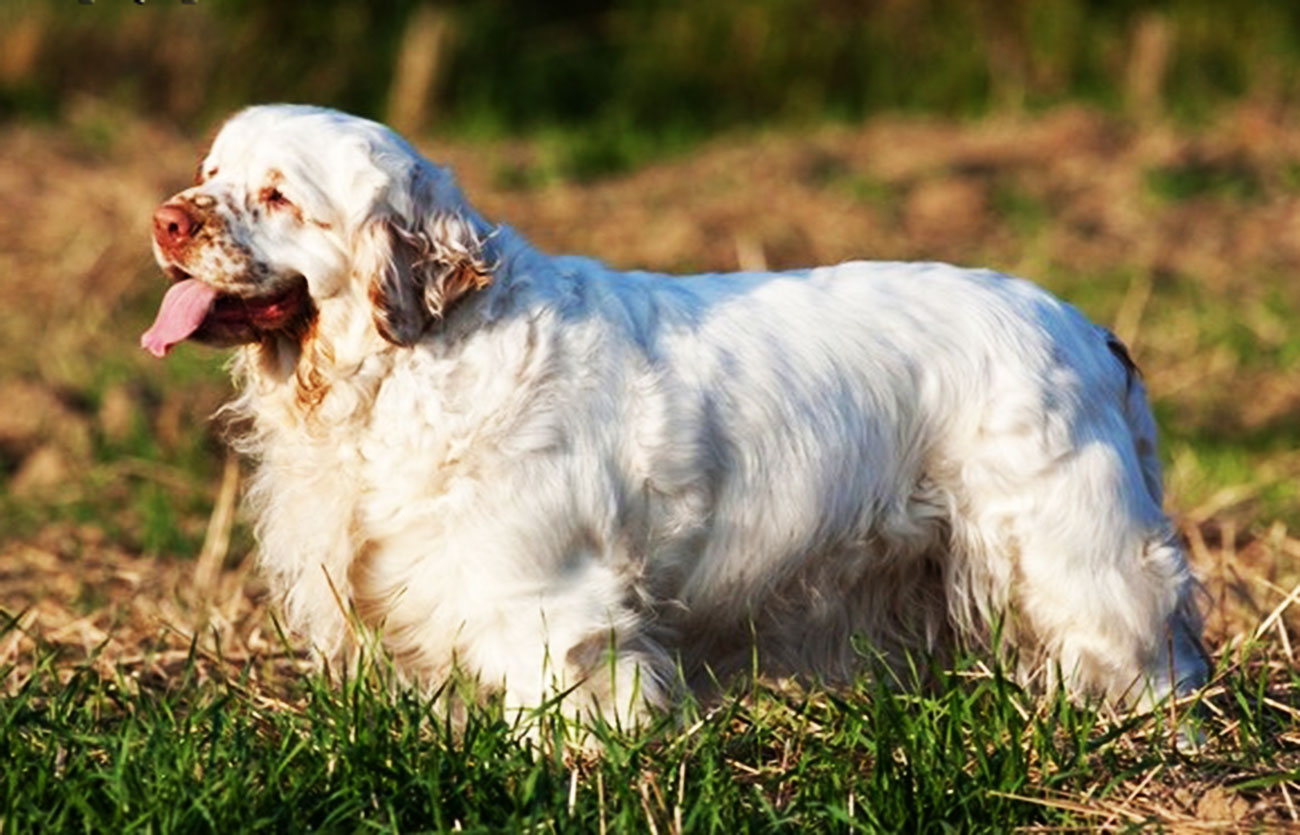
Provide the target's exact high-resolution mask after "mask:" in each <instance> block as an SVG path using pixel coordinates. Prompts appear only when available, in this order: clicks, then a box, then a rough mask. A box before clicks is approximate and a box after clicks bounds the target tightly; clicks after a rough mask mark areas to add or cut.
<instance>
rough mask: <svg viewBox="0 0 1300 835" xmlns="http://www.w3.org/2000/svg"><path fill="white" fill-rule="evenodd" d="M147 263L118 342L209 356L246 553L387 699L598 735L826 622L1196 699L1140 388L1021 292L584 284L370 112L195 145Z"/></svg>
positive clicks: (1134, 700)
mask: <svg viewBox="0 0 1300 835" xmlns="http://www.w3.org/2000/svg"><path fill="white" fill-rule="evenodd" d="M153 241H154V250H155V253H156V255H157V258H158V261H159V263H160V264H161V265H162V266H163V268H164V270H165V271H166V272H167V274H168V275H169V276H170V277H171V279H172V281H173V284H172V285H171V287H170V289H169V290H168V291H167V294H166V297H165V299H164V301H163V303H162V306H161V308H160V310H159V312H158V316H157V320H156V322H155V323H154V325H153V327H152V328H151V329H150V330H149V331H148V333H146V334H145V335H144V337H143V340H142V341H143V344H144V346H145V347H146V348H148V349H149V350H151V351H152V352H153V353H155V354H157V355H159V356H161V355H162V354H164V353H165V352H166V351H167V350H168V348H169V347H170V346H172V345H173V344H175V343H177V342H179V341H181V340H184V339H187V338H195V339H198V340H200V341H203V342H208V343H213V344H218V345H239V346H242V347H241V348H240V350H239V353H238V355H237V358H236V360H235V368H236V372H237V378H238V381H239V384H240V386H241V387H242V394H241V395H240V397H239V398H238V400H236V401H235V402H234V403H233V404H232V405H231V406H229V407H228V408H229V409H231V410H232V411H233V412H234V413H235V414H236V415H239V416H241V417H243V418H246V420H244V421H243V423H244V424H246V425H247V427H248V428H247V429H246V431H245V432H244V433H243V434H242V436H241V437H239V438H238V439H237V444H238V446H239V448H240V449H241V450H243V451H245V452H247V453H248V454H250V455H251V456H252V457H253V459H254V460H255V461H256V463H257V471H256V475H255V476H254V478H253V480H252V484H251V487H250V488H249V496H248V500H249V503H250V505H251V508H252V510H253V512H254V513H255V515H256V518H257V535H258V538H259V541H260V548H261V559H262V563H263V565H264V566H265V569H266V570H267V572H268V573H269V575H270V581H271V585H272V588H273V590H274V592H275V594H276V595H277V597H278V599H279V600H280V602H281V604H282V606H283V608H284V613H285V615H286V616H287V619H288V622H289V623H290V624H291V625H292V627H294V628H295V629H296V630H298V631H299V632H300V633H301V634H303V635H305V636H306V637H307V638H309V639H310V641H311V642H312V643H313V645H314V646H315V647H316V648H318V649H319V651H320V652H321V653H322V654H323V655H324V656H325V657H326V658H335V659H340V658H344V657H346V656H347V655H348V653H349V652H350V651H351V650H352V648H353V647H352V646H351V643H352V640H353V639H352V638H351V637H350V635H351V633H350V629H349V623H348V617H349V615H348V614H346V613H345V611H344V610H345V608H346V609H350V610H351V611H352V612H353V613H354V616H355V617H356V618H358V619H359V620H360V621H362V622H363V623H365V624H368V625H371V626H373V627H374V628H375V629H377V630H379V631H380V634H381V635H382V640H383V641H384V644H385V645H386V647H387V648H388V649H389V650H390V651H391V652H392V653H393V655H394V657H395V658H396V659H397V660H398V663H399V664H400V666H401V668H402V669H403V670H404V671H406V672H407V673H408V674H409V675H410V676H411V677H412V678H414V679H416V680H418V681H420V682H424V683H426V684H435V683H437V682H438V681H439V680H441V679H442V678H443V677H444V676H445V675H447V674H448V673H449V672H450V671H451V670H452V669H453V668H458V669H461V670H463V671H466V672H468V673H471V674H473V675H475V676H477V677H478V678H479V680H480V681H481V682H483V683H484V684H485V685H486V686H489V687H493V688H497V687H499V688H503V691H504V694H505V698H506V701H507V704H509V705H514V706H519V707H526V706H532V705H538V704H540V703H542V702H544V701H546V700H547V699H548V698H550V697H551V696H552V695H554V694H555V693H557V692H559V691H561V690H566V689H569V688H573V693H572V694H571V695H570V696H569V697H568V698H569V699H574V700H577V701H576V702H570V703H571V704H575V703H576V704H579V705H581V706H582V708H581V709H584V710H585V709H587V708H588V707H590V706H593V705H594V706H596V707H598V708H600V709H601V710H604V711H613V712H616V713H618V714H619V715H624V716H627V715H635V714H637V713H638V711H639V710H640V708H642V707H644V706H645V705H646V704H649V705H651V706H658V707H662V706H666V705H668V704H670V703H671V701H672V699H673V698H674V696H675V695H678V694H679V692H680V691H679V690H678V687H679V686H682V685H684V686H687V687H693V688H697V689H700V688H705V687H707V686H708V685H709V683H710V682H711V681H715V680H719V679H725V677H726V676H728V675H730V674H733V673H736V672H737V671H741V670H748V669H749V668H750V666H751V663H752V661H753V659H755V658H756V659H757V661H758V665H759V667H760V669H761V670H763V671H764V672H767V673H772V674H777V675H786V674H791V675H801V676H806V677H811V678H814V679H819V680H827V681H836V680H843V679H845V678H846V677H849V676H851V675H853V674H854V671H855V669H857V668H858V667H859V666H860V663H859V662H860V661H861V660H862V656H861V655H860V653H859V652H858V651H855V649H854V646H853V643H852V642H851V639H852V638H853V636H855V635H857V636H861V637H862V639H863V640H864V641H865V642H866V643H867V644H868V645H869V646H870V647H872V648H873V651H874V652H879V653H882V654H884V655H885V656H886V657H892V658H899V657H901V654H902V653H903V652H904V651H906V650H920V651H925V652H933V651H937V650H942V649H943V648H945V647H951V646H953V645H954V644H960V645H969V644H971V643H976V644H979V643H988V642H989V640H990V638H991V636H993V635H994V634H995V633H996V634H997V635H998V636H999V638H1000V640H1001V641H1003V642H1005V643H1006V644H1007V645H1009V646H1014V647H1015V648H1016V649H1017V650H1018V653H1017V655H1018V658H1019V659H1020V662H1021V664H1020V667H1021V673H1022V674H1023V675H1026V676H1028V675H1030V674H1031V672H1032V671H1033V670H1044V669H1046V670H1053V669H1054V670H1059V671H1061V673H1062V674H1063V676H1064V679H1065V681H1064V682H1063V683H1064V684H1065V685H1066V686H1067V687H1069V688H1070V690H1071V691H1072V692H1075V693H1081V692H1095V693H1101V694H1104V695H1106V696H1108V697H1110V698H1112V699H1114V700H1117V701H1120V702H1124V703H1129V704H1141V705H1149V704H1151V703H1152V702H1153V701H1154V700H1155V699H1157V698H1159V697H1161V696H1164V695H1166V694H1168V693H1170V692H1173V691H1176V692H1185V691H1187V690H1190V689H1193V688H1195V687H1196V686H1197V685H1198V684H1200V683H1202V682H1203V681H1204V680H1205V675H1206V664H1205V660H1204V657H1203V653H1202V650H1201V645H1200V626H1199V621H1198V618H1197V616H1196V613H1195V611H1194V606H1193V605H1192V604H1191V603H1190V596H1191V589H1192V580H1191V578H1190V576H1189V572H1188V566H1187V562H1186V560H1185V558H1184V554H1183V552H1182V550H1181V549H1180V546H1179V543H1178V541H1177V539H1176V537H1175V533H1174V531H1173V530H1172V528H1171V525H1170V523H1169V520H1168V519H1167V518H1166V517H1165V516H1164V514H1163V512H1162V510H1161V484H1160V474H1159V465H1158V462H1157V457H1156V449H1155V446H1156V437H1155V426H1154V424H1153V421H1152V418H1151V414H1150V411H1149V410H1148V407H1147V404H1146V401H1145V394H1144V391H1143V387H1142V384H1141V383H1140V382H1139V380H1138V379H1137V377H1136V374H1135V369H1134V367H1133V365H1132V363H1131V361H1130V360H1129V358H1128V355H1127V353H1126V352H1125V350H1124V348H1123V346H1121V345H1120V344H1119V342H1118V341H1117V340H1116V339H1115V338H1114V337H1113V336H1112V335H1110V334H1109V333H1108V332H1107V331H1105V330H1103V329H1102V328H1100V327H1097V326H1095V325H1092V324H1090V323H1089V322H1088V321H1087V320H1086V319H1084V317H1083V316H1082V315H1080V314H1079V312H1078V311H1076V310H1075V309H1074V308H1072V307H1070V306H1068V305H1066V304H1063V303H1062V302H1060V301H1058V300H1057V299H1055V298H1053V297H1052V296H1050V295H1049V294H1047V293H1046V292H1044V291H1043V290H1041V289H1039V288H1037V287H1035V286H1034V285H1032V284H1029V283H1027V282H1024V281H1021V280H1018V279H1015V278H1010V277H1007V276H1003V275H999V274H997V273H993V272H988V271H983V270H969V269H960V268H956V267H951V266H946V265H942V264H914V263H878V262H855V263H848V264H841V265H839V266H835V267H821V268H817V269H809V270H799V271H792V272H785V273H747V274H731V275H701V276H692V277H673V276H665V275H653V274H649V273H623V272H614V271H612V270H610V269H608V268H606V267H604V266H603V265H601V264H600V263H598V262H596V261H592V260H588V259H585V258H576V257H555V256H551V255H545V254H542V253H540V252H538V251H537V250H535V249H533V248H532V247H531V246H530V245H529V244H528V243H527V242H526V241H525V240H524V239H523V238H522V237H521V236H520V235H519V234H518V233H516V232H515V231H513V230H512V229H510V228H508V227H505V226H496V225H492V224H489V223H488V222H486V221H485V220H484V219H483V218H481V217H480V216H479V215H478V214H477V213H476V212H475V211H474V210H473V209H472V208H471V207H470V206H469V204H468V203H467V202H466V201H465V199H464V197H463V196H462V195H461V193H460V191H459V190H458V188H457V186H456V185H455V183H454V181H453V179H452V176H451V174H450V173H449V172H448V171H447V170H445V169H443V168H440V167H438V166H436V165H433V164H432V163H430V162H428V161H427V160H425V159H424V158H422V157H421V156H420V155H419V154H418V153H416V151H414V150H413V149H412V148H411V146H410V145H408V144H407V143H406V142H404V141H403V140H402V139H401V138H400V137H398V136H396V135H395V134H394V133H392V132H391V131H389V130H388V129H387V128H385V127H383V126H382V125H379V124H376V123H373V122H369V121H366V120H363V119H359V118H355V117H352V116H347V115H344V114H342V113H337V112H334V111H330V110H325V109H320V108H313V107H302V106H285V105H274V106H263V107H254V108H250V109H248V110H245V111H243V112H242V113H239V114H238V115H236V116H235V117H234V118H232V119H231V120H230V121H229V122H227V123H226V125H225V127H224V128H223V129H222V130H221V132H220V134H219V135H218V136H217V138H216V140H215V142H214V144H213V146H212V150H211V152H210V153H209V154H208V155H207V157H206V158H205V159H204V160H203V161H202V163H201V166H200V168H199V172H198V178H197V182H196V185H195V186H194V187H193V188H189V189H186V190H185V191H182V192H181V193H179V194H177V195H176V196H175V197H173V198H171V199H170V200H169V201H167V202H166V203H165V204H163V205H162V206H161V207H160V208H159V209H158V210H157V213H156V214H155V217H154V237H153ZM995 625H997V627H998V628H995ZM1043 662H1047V663H1043ZM1048 683H1049V684H1050V683H1051V682H1050V681H1049V682H1048Z"/></svg>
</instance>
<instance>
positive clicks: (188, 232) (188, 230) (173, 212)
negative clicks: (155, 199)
mask: <svg viewBox="0 0 1300 835" xmlns="http://www.w3.org/2000/svg"><path fill="white" fill-rule="evenodd" d="M202 225H203V224H202V221H200V220H199V219H198V218H196V217H194V216H193V215H191V214H190V213H189V212H187V211H186V210H185V207H184V206H180V205H177V204H176V203H164V204H162V205H161V206H159V207H158V210H157V211H156V212H154V213H153V234H154V238H156V239H157V241H158V243H159V244H161V245H163V246H176V245H178V244H182V243H185V242H186V241H188V240H189V239H190V238H192V237H193V236H194V233H195V232H197V231H198V229H199V227H200V226H202Z"/></svg>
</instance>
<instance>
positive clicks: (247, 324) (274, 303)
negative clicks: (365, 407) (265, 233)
mask: <svg viewBox="0 0 1300 835" xmlns="http://www.w3.org/2000/svg"><path fill="white" fill-rule="evenodd" d="M214 206H215V201H214V200H213V198H212V197H210V196H208V195H198V196H195V197H193V198H190V199H188V200H186V199H183V198H181V196H180V195H178V196H177V197H174V198H172V199H171V200H169V201H167V202H166V203H163V204H162V205H161V206H159V207H158V209H157V210H156V211H155V212H154V216H153V242H154V250H155V255H156V256H157V258H158V262H159V265H160V266H161V267H162V268H163V271H164V272H165V273H166V274H167V276H168V277H169V278H170V279H171V280H172V282H173V283H172V286H171V287H170V288H168V290H167V293H166V294H165V295H164V296H163V300H162V303H161V305H159V308H158V313H157V315H156V317H155V318H154V323H153V325H152V326H151V327H150V328H149V330H147V331H145V333H144V334H143V335H141V337H140V345H141V346H142V347H143V348H144V349H145V350H147V351H149V352H150V353H151V354H153V355H154V356H156V357H163V356H165V355H166V354H167V352H168V351H169V350H171V348H172V347H173V346H174V345H176V344H177V343H179V342H182V341H184V340H186V339H194V340H197V341H199V342H204V343H207V344H210V345H217V346H229V345H240V344H246V343H250V342H260V341H263V340H264V339H266V338H268V337H269V336H272V335H275V334H278V333H293V332H294V331H295V330H298V329H301V325H302V324H303V323H304V322H306V321H307V320H308V319H309V318H310V315H311V311H312V310H313V309H314V308H313V307H312V304H311V299H310V297H309V295H308V292H307V281H306V279H305V278H303V277H302V276H300V275H299V276H294V277H293V278H292V279H291V280H290V281H288V282H287V284H286V283H284V282H275V285H276V286H275V287H274V289H270V290H269V291H268V288H267V287H266V286H265V283H258V284H249V285H248V289H247V291H241V292H227V291H226V290H225V289H224V287H225V285H227V284H229V283H230V277H229V276H204V275H202V274H196V273H197V272H198V271H197V269H196V266H195V265H197V264H199V263H202V261H201V258H200V256H201V254H202V253H201V252H200V250H201V249H202V248H203V247H214V246H215V247H220V243H221V242H220V240H219V236H218V235H217V232H218V231H219V230H218V227H219V226H220V224H218V223H217V222H216V218H215V215H214V213H213V212H212V211H211V210H212V208H213V207H214ZM227 248H229V247H227ZM214 279H216V280H218V281H219V282H220V283H221V284H222V285H223V289H218V288H217V287H216V286H214V284H213V280H214Z"/></svg>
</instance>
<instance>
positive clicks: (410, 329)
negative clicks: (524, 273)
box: [359, 212, 492, 347]
mask: <svg viewBox="0 0 1300 835" xmlns="http://www.w3.org/2000/svg"><path fill="white" fill-rule="evenodd" d="M362 236H363V240H362V242H361V244H360V250H361V252H360V253H359V254H360V255H361V256H362V257H361V258H360V259H359V261H360V262H361V263H362V264H363V265H364V266H363V267H362V270H363V272H368V273H369V276H367V277H366V279H365V280H368V282H369V286H368V288H367V292H368V294H369V296H370V303H371V306H372V308H373V311H372V313H373V317H374V322H375V328H376V329H377V330H378V331H379V335H380V336H382V337H383V338H384V339H386V340H388V341H389V342H391V343H393V344H394V345H402V346H408V347H409V346H411V345H414V344H415V343H416V342H418V341H419V340H420V337H421V336H423V335H424V333H425V331H427V330H428V329H429V327H430V325H432V324H433V323H434V322H436V321H438V320H439V319H441V318H442V317H443V315H444V314H445V313H446V312H447V310H449V309H450V308H451V306H452V305H453V304H455V303H456V301H457V300H458V299H460V298H462V297H463V296H465V295H467V294H468V293H471V292H473V291H475V290H482V289H483V288H484V287H487V286H488V284H490V283H491V281H492V271H491V267H490V266H489V264H488V263H487V260H486V257H485V255H484V251H483V240H482V239H481V238H480V237H479V235H478V232H477V231H476V230H475V228H474V226H473V224H472V223H471V222H470V221H469V220H468V219H467V218H465V217H463V216H461V215H459V214H456V213H452V212H435V213H432V214H430V215H428V216H425V217H418V216H417V217H416V218H415V219H414V222H412V221H411V219H408V218H404V217H401V216H398V215H393V214H389V215H387V216H385V217H381V218H378V219H375V220H372V221H370V222H369V225H368V226H367V227H366V228H365V230H364V231H363V232H362Z"/></svg>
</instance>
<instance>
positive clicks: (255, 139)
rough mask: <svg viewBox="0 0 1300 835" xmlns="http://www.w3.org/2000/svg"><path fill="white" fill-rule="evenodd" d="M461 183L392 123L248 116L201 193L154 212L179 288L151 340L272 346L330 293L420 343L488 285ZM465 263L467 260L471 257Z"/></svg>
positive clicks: (231, 125)
mask: <svg viewBox="0 0 1300 835" xmlns="http://www.w3.org/2000/svg"><path fill="white" fill-rule="evenodd" d="M464 211H465V210H464V207H463V201H462V200H461V198H460V196H459V192H458V191H457V190H456V187H455V185H454V183H452V182H451V178H450V176H449V175H447V174H446V172H444V171H443V170H442V169H439V168H437V167H436V166H433V165H431V164H430V163H428V162H427V161H425V160H424V159H423V158H421V157H420V156H419V155H418V154H417V153H416V152H415V151H413V150H412V149H411V147H410V146H409V145H407V144H406V143H405V142H404V141H403V140H402V139H401V138H400V137H398V136H396V135H395V134H393V133H392V132H391V131H389V130H388V129H387V128H385V127H383V126H382V125H378V124H376V123H374V122H369V121H366V120H364V119H359V118H356V117H352V116H347V115H345V114H341V113H337V112H334V111H328V110H323V109H318V108H311V107H300V106H286V105H270V106H263V107H255V108H251V109H249V110H245V111H243V112H242V113H240V114H238V115H236V116H235V117H234V118H232V119H231V120H230V121H229V122H227V123H226V125H225V126H224V127H223V128H222V129H221V131H220V133H219V134H218V135H217V137H216V139H215V141H214V142H213V144H212V149H211V151H210V152H209V153H208V154H207V156H206V157H205V158H204V159H203V160H202V161H201V162H200V163H199V168H198V171H197V173H196V177H195V185H194V186H193V187H191V188H188V189H186V190H184V191H182V192H180V193H179V194H176V195H175V196H173V197H172V198H170V199H169V200H167V201H166V202H165V203H163V204H162V205H161V206H160V207H159V208H158V210H157V211H156V212H155V214H154V224H153V250H154V255H155V257H156V258H157V260H158V263H159V265H160V266H161V267H162V268H163V271H164V272H165V273H166V274H167V276H168V277H169V278H170V279H171V280H172V282H173V283H172V286H171V287H170V289H169V290H168V292H167V294H166V296H165V297H164V300H163V303H162V306H161V307H160V309H159V312H158V316H157V320H156V321H155V323H154V326H153V327H152V328H150V330H149V331H148V332H147V333H146V334H145V335H144V337H142V340H141V342H142V344H143V345H144V347H145V348H147V349H148V350H150V351H151V352H153V353H154V354H155V355H158V356H162V355H163V354H165V353H166V352H167V350H168V349H170V348H171V346H172V345H174V344H176V343H177V342H180V341H181V340H184V339H187V338H193V339H197V340H199V341H202V342H207V343H210V344H215V345H235V344H243V343H251V342H261V341H264V340H267V339H269V338H274V337H276V336H278V335H284V334H289V335H293V334H294V333H295V332H300V331H303V330H305V326H306V325H307V324H308V323H310V321H311V320H312V318H313V317H314V316H315V315H316V311H317V307H318V305H319V304H321V303H322V302H325V301H326V300H329V299H344V300H347V299H358V300H360V301H356V303H358V304H362V303H368V304H370V305H371V306H372V310H371V316H372V319H373V321H374V326H375V328H376V329H377V330H378V332H379V333H380V335H382V336H383V337H384V338H385V339H387V340H388V341H389V342H393V343H395V344H400V345H409V344H412V343H413V342H415V341H416V340H418V339H419V337H420V336H421V335H422V334H423V333H424V331H425V329H426V328H427V326H428V325H429V323H430V322H431V321H433V320H434V319H436V318H437V317H438V316H440V315H441V314H442V312H443V310H444V308H445V306H446V305H447V304H448V303H449V302H450V301H452V300H453V299H454V297H456V296H458V295H460V294H463V293H464V292H467V291H468V290H472V289H476V288H478V287H481V286H483V285H484V284H486V280H487V270H486V268H485V267H483V265H482V262H481V261H480V260H479V258H478V256H479V254H480V253H479V238H478V235H479V230H478V229H476V228H475V224H474V223H473V222H472V220H471V219H468V218H466V216H465V215H464ZM458 256H463V257H458Z"/></svg>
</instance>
